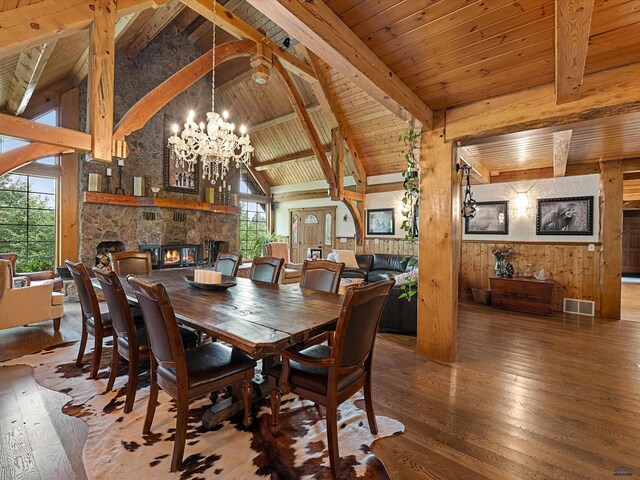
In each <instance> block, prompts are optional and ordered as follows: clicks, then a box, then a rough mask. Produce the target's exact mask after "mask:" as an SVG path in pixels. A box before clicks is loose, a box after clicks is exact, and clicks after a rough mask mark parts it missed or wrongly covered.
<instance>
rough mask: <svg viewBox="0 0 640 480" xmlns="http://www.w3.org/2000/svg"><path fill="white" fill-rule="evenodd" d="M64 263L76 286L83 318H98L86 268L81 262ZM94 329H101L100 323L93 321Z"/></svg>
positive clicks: (98, 309)
mask: <svg viewBox="0 0 640 480" xmlns="http://www.w3.org/2000/svg"><path fill="white" fill-rule="evenodd" d="M64 263H65V264H66V265H67V267H68V268H69V271H70V272H71V276H72V277H73V283H75V284H76V289H77V290H78V298H79V299H80V308H82V313H83V314H84V317H85V318H93V317H94V316H98V317H99V316H100V305H99V304H98V297H97V296H96V291H95V290H94V288H93V284H92V283H91V278H90V277H89V272H88V271H87V267H85V266H84V264H83V263H82V262H78V263H74V262H72V261H71V260H65V261H64ZM94 323H95V328H96V330H99V329H101V328H102V322H100V321H99V320H98V321H95V322H94Z"/></svg>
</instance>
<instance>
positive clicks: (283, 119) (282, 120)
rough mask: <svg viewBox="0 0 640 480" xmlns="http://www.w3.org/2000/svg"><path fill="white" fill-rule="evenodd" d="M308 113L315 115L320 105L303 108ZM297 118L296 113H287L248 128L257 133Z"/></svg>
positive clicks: (311, 104) (313, 104)
mask: <svg viewBox="0 0 640 480" xmlns="http://www.w3.org/2000/svg"><path fill="white" fill-rule="evenodd" d="M304 108H305V109H306V110H307V112H308V113H315V112H318V111H320V110H321V109H322V107H321V106H320V104H318V103H310V104H308V105H306V106H305V107H304ZM296 118H298V115H297V114H296V112H291V113H287V114H286V115H280V116H279V117H275V118H271V119H269V120H265V121H264V122H260V123H257V124H255V125H253V126H251V127H250V129H251V132H252V133H253V132H259V131H260V130H264V129H265V128H271V127H274V126H276V125H280V124H282V123H285V122H290V121H291V120H295V119H296Z"/></svg>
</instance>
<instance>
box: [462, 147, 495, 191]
mask: <svg viewBox="0 0 640 480" xmlns="http://www.w3.org/2000/svg"><path fill="white" fill-rule="evenodd" d="M458 156H459V157H460V159H461V160H462V161H464V163H466V164H467V165H469V166H470V167H471V168H472V169H473V171H474V172H476V173H477V174H478V176H479V177H480V178H481V179H482V180H484V181H485V182H486V183H491V172H489V169H488V168H487V166H486V165H485V164H483V163H482V162H481V161H480V159H479V158H478V157H477V156H476V155H474V154H473V153H471V151H469V149H468V148H466V147H458Z"/></svg>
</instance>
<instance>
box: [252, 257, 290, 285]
mask: <svg viewBox="0 0 640 480" xmlns="http://www.w3.org/2000/svg"><path fill="white" fill-rule="evenodd" d="M283 263H284V259H283V258H276V257H254V258H253V264H252V265H251V274H250V278H251V280H255V281H256V282H264V283H278V277H279V276H280V270H282V264H283Z"/></svg>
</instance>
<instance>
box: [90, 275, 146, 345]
mask: <svg viewBox="0 0 640 480" xmlns="http://www.w3.org/2000/svg"><path fill="white" fill-rule="evenodd" d="M92 271H93V273H94V274H95V276H96V278H97V279H98V281H99V282H100V285H101V286H102V293H103V294H104V297H105V299H106V300H107V305H108V306H109V314H110V316H111V322H112V324H113V329H114V330H115V331H116V334H117V335H118V336H119V337H127V339H128V341H129V343H134V345H135V344H137V340H138V337H137V335H136V326H135V323H134V321H133V316H132V315H131V309H130V308H129V302H128V301H127V296H126V295H125V293H124V289H123V288H122V283H120V279H119V278H118V275H116V273H115V272H113V271H112V272H110V271H108V270H102V269H100V268H98V267H93V269H92ZM132 349H133V348H132Z"/></svg>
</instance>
